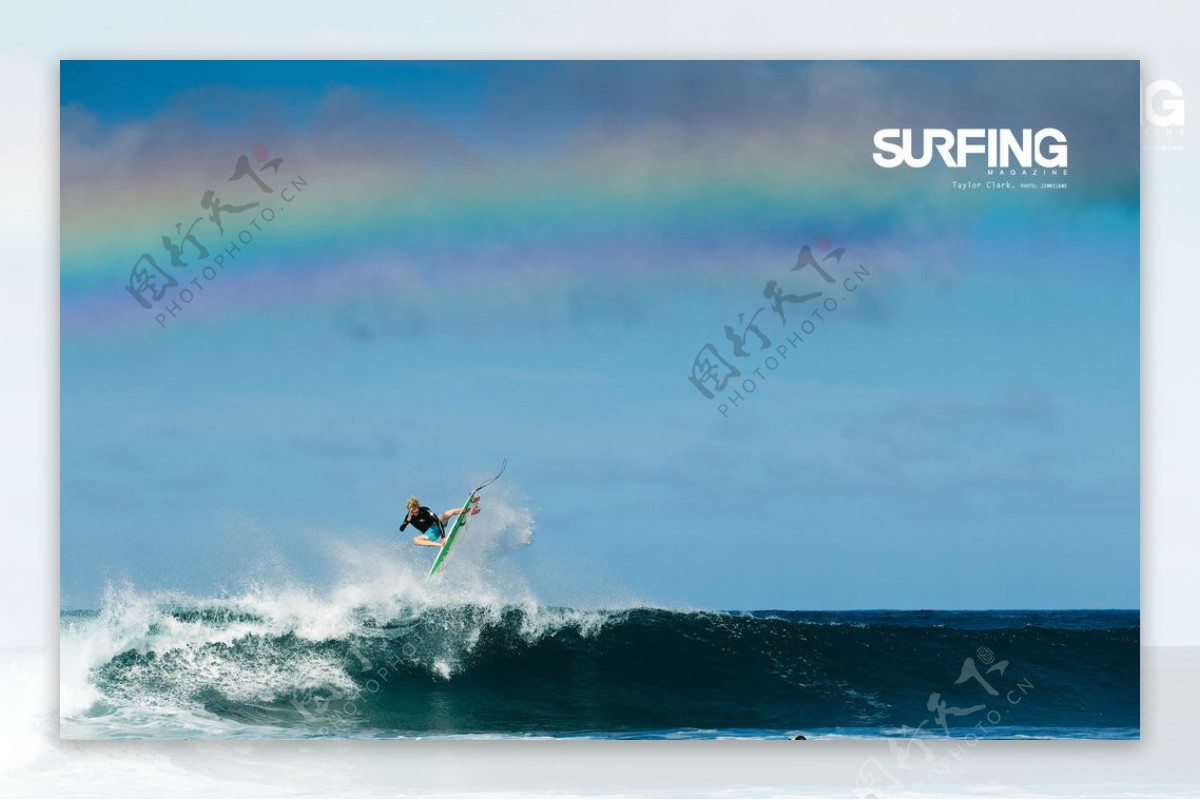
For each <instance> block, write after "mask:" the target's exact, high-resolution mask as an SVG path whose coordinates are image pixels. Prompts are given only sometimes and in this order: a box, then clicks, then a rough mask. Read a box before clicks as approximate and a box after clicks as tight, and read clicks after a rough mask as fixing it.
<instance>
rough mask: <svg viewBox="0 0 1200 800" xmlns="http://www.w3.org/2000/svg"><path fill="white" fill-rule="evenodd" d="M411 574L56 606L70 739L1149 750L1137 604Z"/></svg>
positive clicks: (120, 594)
mask: <svg viewBox="0 0 1200 800" xmlns="http://www.w3.org/2000/svg"><path fill="white" fill-rule="evenodd" d="M394 578H395V576H393V580H389V581H387V582H386V584H385V583H367V584H363V583H355V584H348V585H344V586H341V587H339V588H338V589H337V590H336V591H333V592H329V593H317V592H315V591H313V590H304V589H295V588H289V589H282V588H281V589H271V588H263V587H259V588H257V589H255V590H251V591H247V592H245V593H242V594H238V595H228V596H221V597H213V598H197V597H188V596H183V595H179V594H176V593H161V592H157V593H139V592H136V591H134V590H133V589H131V588H128V587H126V588H124V589H120V590H117V589H110V591H109V592H108V593H107V594H106V596H105V599H104V602H103V604H102V605H101V607H100V608H99V609H94V610H74V611H63V612H62V614H61V629H60V637H61V638H60V644H61V648H60V658H61V661H60V669H61V674H60V691H59V699H60V718H59V728H60V734H61V735H62V737H64V738H67V739H118V738H150V739H195V738H203V739H211V738H299V739H313V738H407V737H413V738H477V737H478V738H493V737H497V738H541V737H550V738H603V739H629V738H645V739H695V738H703V739H719V738H751V739H758V738H763V739H786V738H791V737H793V736H797V735H803V736H805V737H807V738H809V739H821V738H828V739H837V738H851V739H860V738H878V737H888V738H913V739H924V738H945V737H953V738H968V739H970V738H978V739H1022V738H1074V739H1131V738H1138V737H1139V730H1140V717H1139V614H1138V612H1137V611H846V612H828V611H826V612H810V611H795V610H756V611H717V610H702V609H669V608H657V607H648V606H645V605H630V606H627V607H615V608H595V609H578V608H563V607H554V606H547V605H542V604H540V603H538V602H537V601H536V599H534V598H532V597H530V596H528V595H525V596H521V597H519V598H517V599H516V600H514V599H513V598H511V597H506V596H505V595H504V593H502V592H486V591H484V592H481V591H479V590H478V587H477V586H476V587H474V590H472V591H466V590H464V589H463V587H459V590H458V591H445V590H444V589H446V587H445V586H441V587H437V588H438V589H439V590H438V591H434V590H433V589H432V588H431V585H430V584H428V583H426V582H425V581H424V580H423V578H422V577H421V576H419V575H415V574H413V573H412V572H405V573H403V574H402V575H401V576H400V580H395V579H394ZM907 746H909V747H911V746H912V745H907Z"/></svg>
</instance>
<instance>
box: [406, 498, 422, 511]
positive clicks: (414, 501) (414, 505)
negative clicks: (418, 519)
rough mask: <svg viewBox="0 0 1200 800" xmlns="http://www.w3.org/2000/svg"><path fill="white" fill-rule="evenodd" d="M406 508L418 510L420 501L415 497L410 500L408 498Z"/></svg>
mask: <svg viewBox="0 0 1200 800" xmlns="http://www.w3.org/2000/svg"><path fill="white" fill-rule="evenodd" d="M408 507H409V508H420V507H421V501H420V500H418V499H417V498H415V497H410V498H408Z"/></svg>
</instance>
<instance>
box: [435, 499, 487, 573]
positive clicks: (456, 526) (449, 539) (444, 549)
mask: <svg viewBox="0 0 1200 800" xmlns="http://www.w3.org/2000/svg"><path fill="white" fill-rule="evenodd" d="M478 491H479V490H478V489H476V490H475V491H474V492H471V494H470V496H468V497H467V502H465V503H463V505H462V509H463V510H462V511H461V512H459V514H458V516H457V517H455V518H454V522H453V523H451V524H450V532H449V533H447V534H446V543H445V544H443V545H442V546H441V547H440V548H439V549H438V554H437V558H435V559H434V560H433V566H432V567H430V568H429V577H431V578H432V577H433V573H435V572H437V571H438V569H439V568H440V567H441V566H442V562H444V561H445V560H446V556H448V555H450V548H451V547H453V546H454V540H455V538H456V537H457V536H458V532H459V531H461V530H462V529H463V528H465V527H466V526H467V517H469V516H470V515H471V503H473V502H475V496H476V494H477V493H478Z"/></svg>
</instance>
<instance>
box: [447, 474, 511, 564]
mask: <svg viewBox="0 0 1200 800" xmlns="http://www.w3.org/2000/svg"><path fill="white" fill-rule="evenodd" d="M507 466H508V459H507V458H506V459H504V461H503V462H501V464H500V471H499V472H497V473H496V477H494V478H492V479H491V480H488V481H484V482H483V483H481V484H479V485H478V486H476V487H475V489H474V491H472V492H471V494H469V495H467V501H466V502H465V503H463V504H462V511H461V512H459V514H458V516H457V517H455V518H454V522H453V523H451V524H450V530H449V531H448V532H447V533H446V543H445V544H443V545H442V546H441V547H440V548H439V549H438V554H437V558H435V559H434V560H433V566H432V567H430V568H429V576H428V577H430V578H432V577H433V576H434V573H436V572H437V571H438V570H439V569H441V567H442V564H444V563H445V561H446V557H447V556H448V555H450V548H451V547H454V541H455V539H456V538H457V537H458V534H459V532H461V531H462V529H463V528H465V527H467V519H468V518H469V517H470V516H471V507H472V505H473V504H474V503H475V501H476V498H478V497H479V491H480V490H481V489H483V488H484V487H485V486H491V485H492V484H493V483H495V482H496V481H498V480H499V479H500V476H501V475H503V474H504V470H505V468H506V467H507Z"/></svg>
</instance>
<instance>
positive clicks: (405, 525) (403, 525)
mask: <svg viewBox="0 0 1200 800" xmlns="http://www.w3.org/2000/svg"><path fill="white" fill-rule="evenodd" d="M410 516H412V515H411V514H405V515H404V522H401V523H400V532H401V533H404V529H405V528H407V527H408V519H409V517H410Z"/></svg>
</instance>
